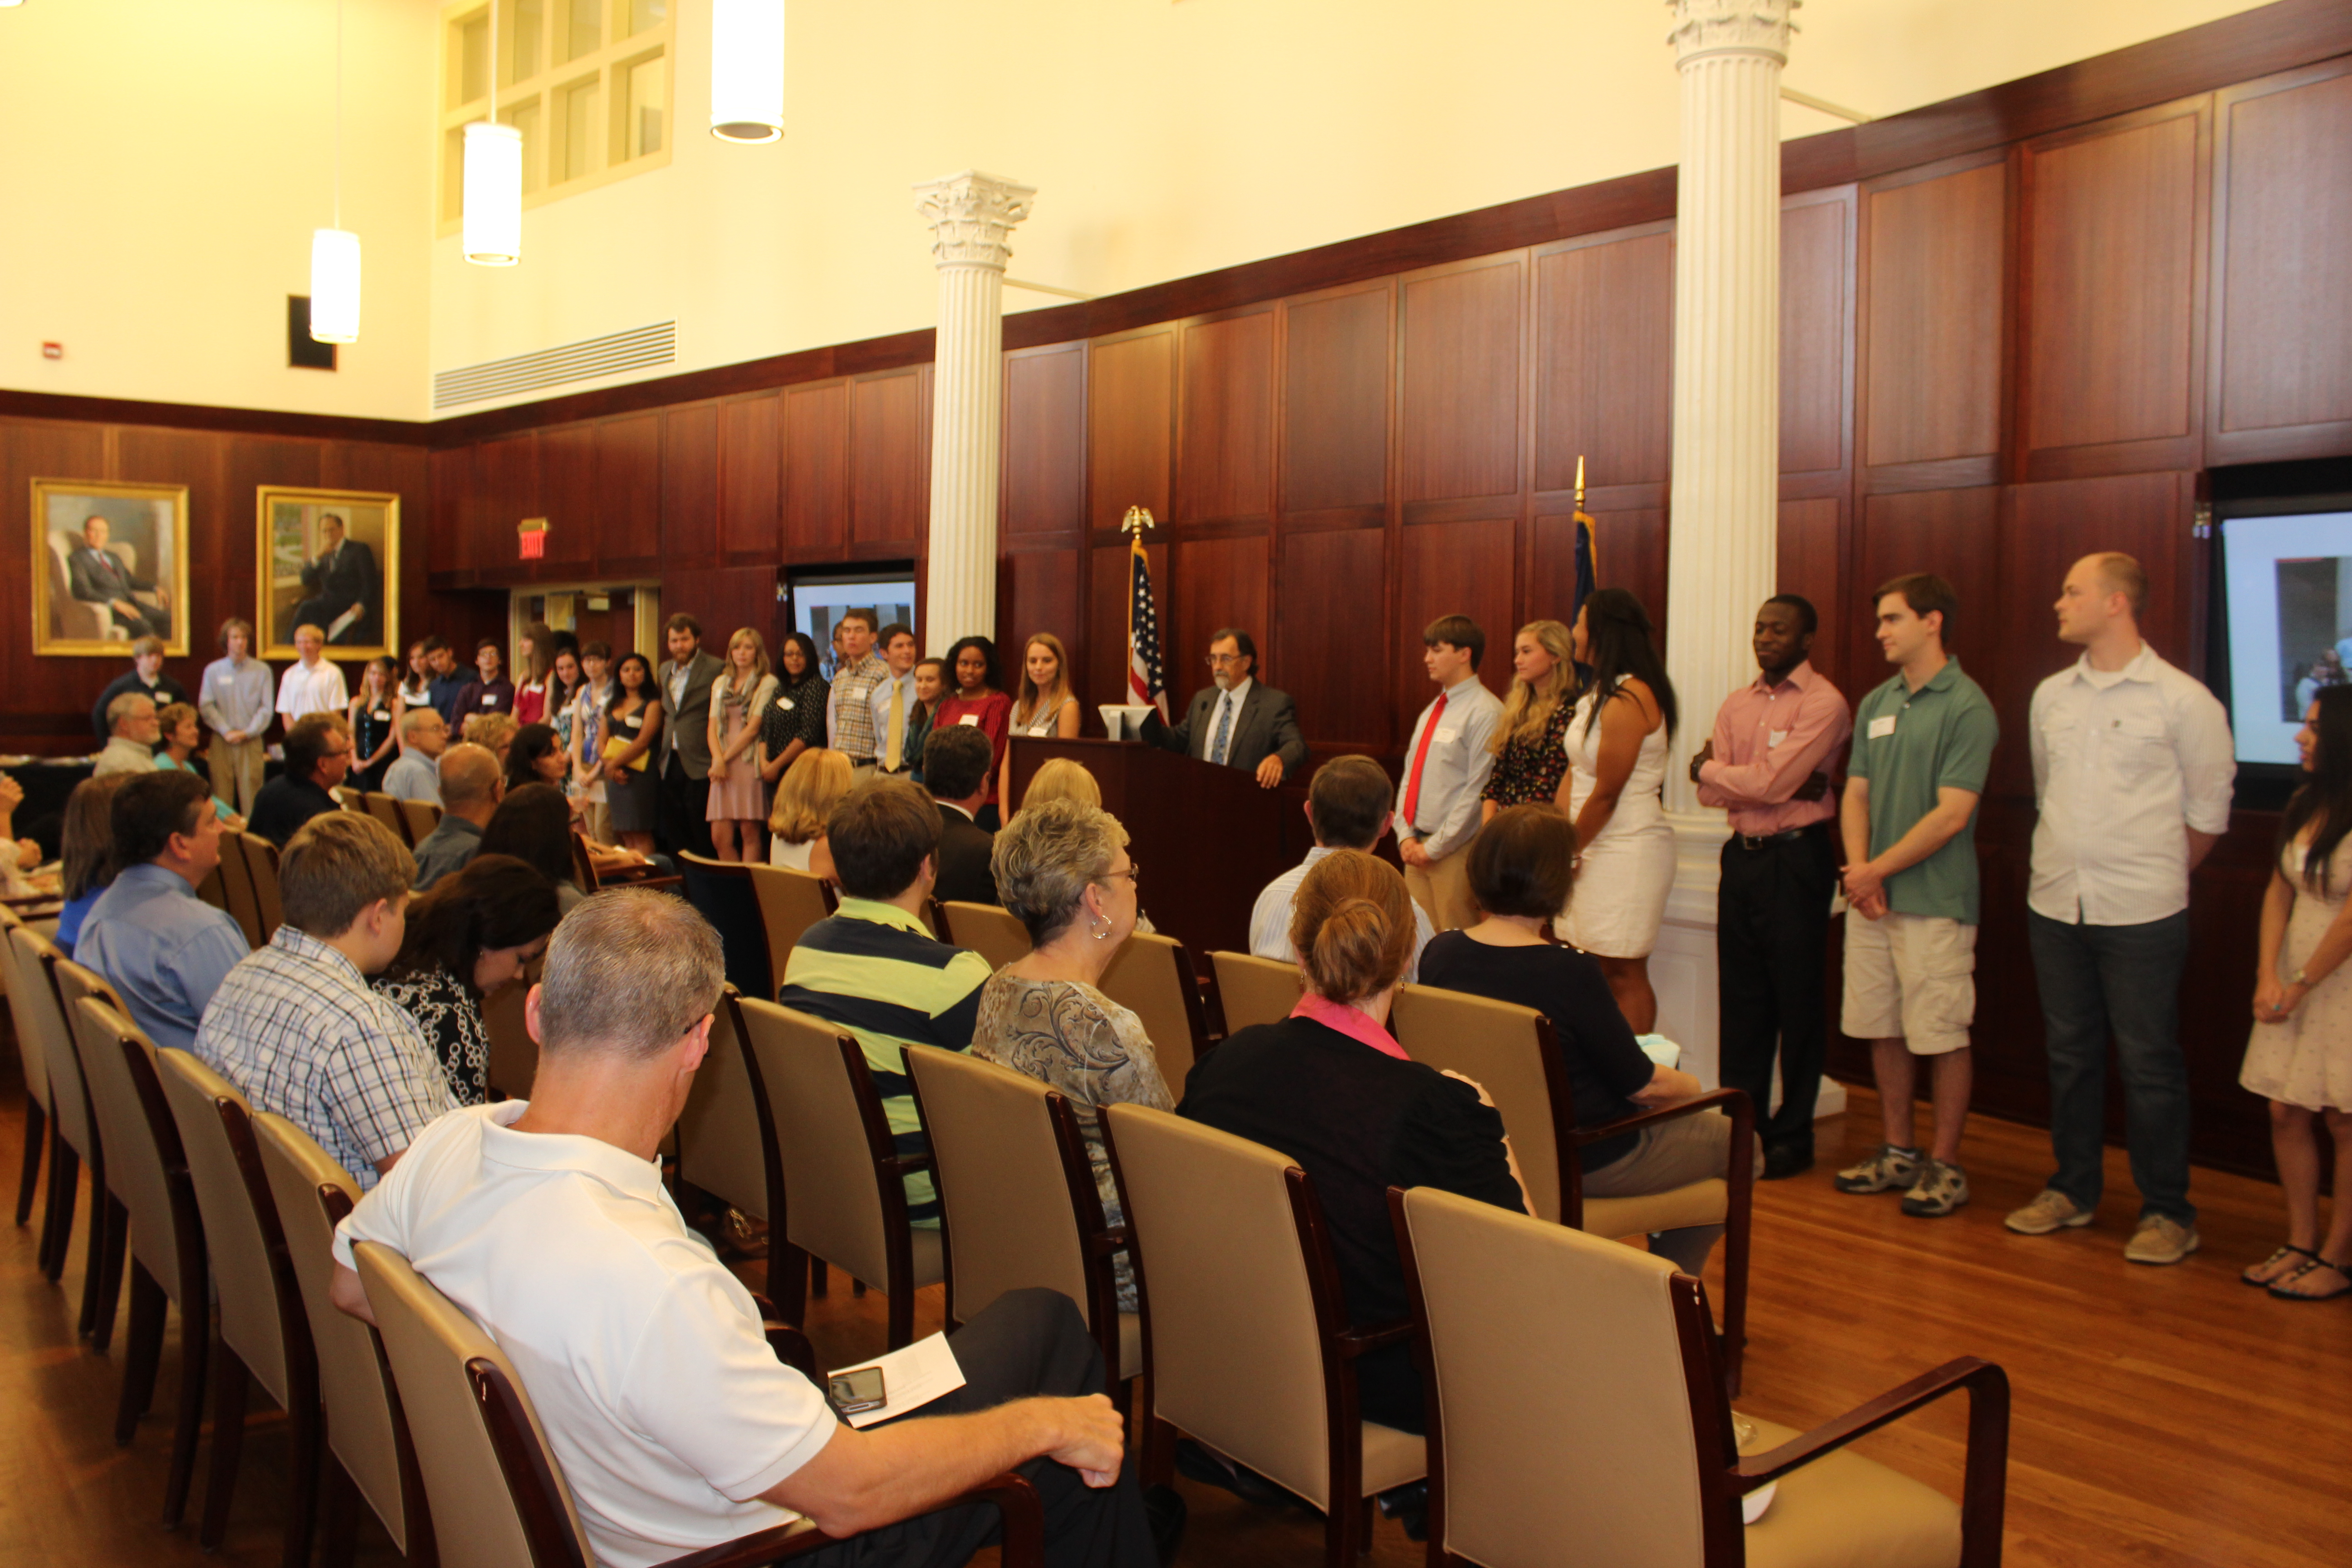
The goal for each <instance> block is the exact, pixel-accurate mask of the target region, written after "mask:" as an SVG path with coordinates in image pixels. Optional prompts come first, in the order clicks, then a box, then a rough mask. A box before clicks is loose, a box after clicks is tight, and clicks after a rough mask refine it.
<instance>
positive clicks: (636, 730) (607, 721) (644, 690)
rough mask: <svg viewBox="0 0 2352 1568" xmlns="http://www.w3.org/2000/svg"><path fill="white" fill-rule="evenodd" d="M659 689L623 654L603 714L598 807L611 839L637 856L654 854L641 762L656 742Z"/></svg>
mask: <svg viewBox="0 0 2352 1568" xmlns="http://www.w3.org/2000/svg"><path fill="white" fill-rule="evenodd" d="M661 727H662V704H661V688H660V687H659V686H656V684H655V683H654V667H653V666H652V665H650V664H648V663H646V656H645V655H644V654H641V653H625V654H623V655H622V656H621V662H620V663H618V664H616V665H614V667H613V696H612V700H610V701H609V702H608V703H607V704H606V705H605V709H604V805H605V809H606V811H607V812H608V814H609V816H608V817H607V820H608V821H610V822H611V824H612V826H613V834H614V837H617V838H618V839H620V841H621V842H622V844H623V845H624V846H625V847H628V848H631V849H634V850H635V851H637V853H639V854H640V855H650V854H652V853H653V849H654V817H655V816H656V808H657V806H658V804H659V803H658V802H657V801H656V798H655V790H656V786H655V784H654V775H653V773H651V772H650V771H648V770H649V768H650V763H648V761H647V758H648V757H649V755H650V753H651V752H652V751H653V748H654V743H655V742H657V741H659V740H660V739H661Z"/></svg>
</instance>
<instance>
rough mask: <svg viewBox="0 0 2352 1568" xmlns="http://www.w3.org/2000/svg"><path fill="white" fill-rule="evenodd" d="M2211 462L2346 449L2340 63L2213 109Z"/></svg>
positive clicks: (2344, 135)
mask: <svg viewBox="0 0 2352 1568" xmlns="http://www.w3.org/2000/svg"><path fill="white" fill-rule="evenodd" d="M2214 161H2215V179H2216V189H2215V191H2214V211H2215V214H2216V216H2217V218H2218V219H2219V223H2218V228H2219V234H2218V237H2217V243H2216V245H2215V247H2214V248H2215V260H2214V270H2215V279H2214V287H2215V302H2216V305H2217V310H2216V312H2215V337H2216V341H2217V346H2218V352H2217V353H2215V355H2214V371H2213V377H2212V394H2211V395H2212V407H2211V410H2210V421H2211V425H2210V434H2209V437H2208V438H2209V439H2210V442H2211V443H2212V454H2211V455H2212V460H2213V461H2215V462H2217V463H2222V462H2243V461H2256V460H2262V459H2266V458H2305V457H2324V456H2326V455H2328V454H2330V453H2334V452H2340V451H2343V450H2344V449H2345V448H2346V447H2347V445H2352V289H2347V288H2346V287H2345V281H2344V278H2343V274H2342V260H2343V258H2345V257H2347V256H2352V61H2336V62H2333V63H2331V64H2328V65H2326V66H2319V67H2315V68H2311V69H2309V70H2303V71H2296V72H2294V73H2293V74H2291V75H2289V76H2287V77H2284V78H2280V79H2273V80H2272V81H2268V82H2257V83H2254V84H2252V85H2251V86H2248V87H2245V88H2240V89H2231V90H2229V91H2225V92H2223V93H2221V95H2220V97H2219V100H2218V109H2217V120H2216V142H2215V160H2214Z"/></svg>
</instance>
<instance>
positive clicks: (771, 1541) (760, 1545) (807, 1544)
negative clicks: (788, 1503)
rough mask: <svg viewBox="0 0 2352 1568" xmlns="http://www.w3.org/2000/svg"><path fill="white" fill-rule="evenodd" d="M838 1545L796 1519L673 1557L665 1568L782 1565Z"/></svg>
mask: <svg viewBox="0 0 2352 1568" xmlns="http://www.w3.org/2000/svg"><path fill="white" fill-rule="evenodd" d="M837 1544H838V1542H836V1541H835V1538H834V1537H832V1536H830V1535H827V1534H826V1533H825V1532H824V1531H822V1530H819V1529H818V1528H817V1527H816V1526H815V1525H814V1524H811V1523H810V1522H809V1521H807V1520H804V1519H796V1520H794V1521H793V1522H792V1523H790V1524H779V1525H776V1526H774V1527H773V1528H772V1529H768V1530H762V1531H759V1532H758V1533H756V1534H752V1535H741V1536H738V1537H736V1538H735V1539H734V1540H732V1541H723V1542H719V1544H718V1545H716V1546H706V1547H704V1548H703V1549H702V1550H701V1551H699V1552H688V1554H687V1555H685V1556H684V1557H673V1558H671V1559H670V1560H669V1561H668V1562H667V1563H663V1564H662V1565H661V1568H760V1564H761V1563H781V1562H782V1561H784V1560H785V1559H787V1558H792V1557H800V1556H803V1555H805V1554H806V1553H808V1552H816V1551H820V1550H822V1549H823V1548H824V1547H827V1546H833V1545H837Z"/></svg>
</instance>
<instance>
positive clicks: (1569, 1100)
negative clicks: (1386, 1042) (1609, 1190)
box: [1389, 985, 1756, 1394]
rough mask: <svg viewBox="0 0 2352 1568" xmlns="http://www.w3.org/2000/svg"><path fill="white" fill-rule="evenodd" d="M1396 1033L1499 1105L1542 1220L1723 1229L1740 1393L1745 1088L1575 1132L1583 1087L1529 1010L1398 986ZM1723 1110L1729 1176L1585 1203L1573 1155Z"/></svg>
mask: <svg viewBox="0 0 2352 1568" xmlns="http://www.w3.org/2000/svg"><path fill="white" fill-rule="evenodd" d="M1389 1028H1390V1029H1391V1031H1392V1032H1393V1033H1394V1034H1395V1035H1396V1037H1397V1043H1398V1044H1399V1045H1401V1046H1402V1047H1404V1048H1405V1051H1406V1052H1407V1054H1409V1055H1410V1056H1411V1057H1412V1059H1413V1060H1415V1061H1417V1062H1426V1063H1427V1064H1429V1065H1430V1066H1431V1067H1433V1068H1437V1069H1438V1070H1439V1071H1440V1072H1446V1071H1452V1072H1458V1073H1460V1074H1461V1075H1462V1076H1463V1077H1464V1078H1466V1079H1473V1080H1475V1082H1476V1083H1478V1084H1479V1085H1480V1086H1481V1087H1482V1088H1484V1089H1486V1094H1487V1097H1488V1098H1489V1099H1491V1100H1494V1102H1495V1109H1496V1110H1497V1111H1498V1112H1500V1113H1501V1115H1502V1118H1503V1131H1505V1132H1507V1133H1508V1134H1509V1135H1510V1140H1511V1151H1512V1152H1513V1153H1515V1154H1516V1155H1517V1156H1518V1162H1519V1174H1520V1176H1521V1177H1522V1179H1524V1180H1525V1181H1526V1183H1527V1184H1528V1197H1529V1199H1530V1200H1531V1201H1532V1202H1533V1204H1534V1205H1535V1215H1536V1217H1537V1218H1538V1219H1548V1220H1553V1221H1556V1222H1559V1223H1561V1224H1565V1225H1569V1226H1574V1227H1575V1228H1576V1229H1578V1230H1581V1231H1586V1232H1589V1233H1591V1235H1594V1236H1598V1237H1610V1238H1614V1237H1632V1236H1647V1235H1649V1234H1650V1233H1651V1232H1653V1231H1660V1230H1675V1229H1679V1228H1681V1227H1682V1226H1693V1225H1720V1226H1724V1239H1723V1277H1724V1291H1723V1297H1724V1300H1723V1344H1722V1352H1723V1365H1724V1373H1725V1376H1726V1378H1727V1380H1728V1381H1727V1383H1726V1384H1725V1387H1726V1388H1727V1390H1728V1391H1729V1392H1730V1393H1732V1394H1738V1392H1739V1378H1740V1369H1741V1365H1742V1363H1743V1358H1744V1352H1745V1348H1746V1345H1747V1342H1748V1248H1749V1246H1750V1242H1751V1239H1752V1234H1753V1230H1754V1218H1755V1196H1756V1117H1755V1109H1754V1107H1753V1106H1751V1105H1750V1104H1749V1103H1748V1097H1747V1096H1746V1095H1745V1094H1743V1093H1741V1092H1740V1091H1738V1089H1716V1090H1714V1091H1713V1092H1711V1093H1708V1094H1703V1095H1701V1096H1699V1097H1698V1098H1696V1100H1685V1101H1683V1102H1682V1103H1681V1104H1679V1105H1671V1106H1667V1107H1665V1108H1664V1109H1663V1110H1649V1111H1643V1112H1642V1113H1640V1114H1639V1115H1636V1116H1628V1117H1622V1118H1620V1119H1619V1120H1617V1121H1612V1122H1608V1123H1606V1124H1604V1125H1602V1126H1598V1127H1579V1126H1578V1125H1577V1124H1576V1091H1575V1086H1574V1085H1573V1084H1572V1083H1571V1082H1570V1079H1569V1075H1568V1063H1567V1059H1566V1058H1565V1057H1563V1056H1562V1054H1561V1052H1560V1047H1559V1038H1558V1037H1557V1036H1556V1035H1554V1033H1553V1032H1552V1024H1551V1020H1550V1019H1549V1018H1548V1017H1546V1016H1544V1015H1543V1014H1541V1013H1538V1012H1537V1011H1536V1010H1535V1009H1534V1008H1532V1007H1518V1006H1514V1005H1511V1004H1510V1003H1508V1002H1496V1001H1491V1000H1489V999H1488V998H1486V997H1484V996H1470V995H1465V994H1463V993H1462V992H1459V991H1443V990H1439V989H1438V988H1436V987H1435V986H1430V985H1402V986H1399V987H1398V988H1397V994H1396V1003H1395V1005H1394V1006H1393V1007H1392V1008H1391V1011H1390V1013H1389ZM1706 1110H1721V1111H1722V1113H1723V1114H1724V1115H1725V1116H1727V1117H1728V1118H1730V1121H1731V1154H1730V1159H1729V1161H1728V1164H1727V1170H1728V1174H1727V1176H1725V1177H1722V1178H1717V1177H1712V1176H1710V1177H1708V1178H1707V1179H1706V1180H1705V1181H1700V1182H1692V1183H1690V1184H1687V1185H1685V1186H1680V1187H1676V1188H1675V1189H1673V1190H1672V1191H1670V1192H1664V1193H1654V1194H1648V1195H1646V1196H1643V1197H1628V1198H1587V1197H1586V1196H1584V1189H1583V1179H1584V1177H1583V1166H1582V1165H1581V1164H1580V1163H1579V1161H1578V1159H1577V1156H1576V1151H1577V1150H1578V1149H1580V1148H1581V1147H1583V1146H1584V1145H1587V1144H1590V1143H1594V1142H1600V1141H1601V1140H1603V1139H1607V1138H1615V1137H1620V1136H1622V1135H1623V1134H1625V1133H1627V1132H1635V1131H1640V1130H1641V1129H1642V1128H1643V1127H1647V1126H1651V1125H1654V1124H1655V1123H1657V1122H1661V1121H1671V1120H1673V1119H1675V1118H1676V1117H1682V1116H1696V1115H1697V1114H1699V1113H1700V1112H1702V1111H1706Z"/></svg>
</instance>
